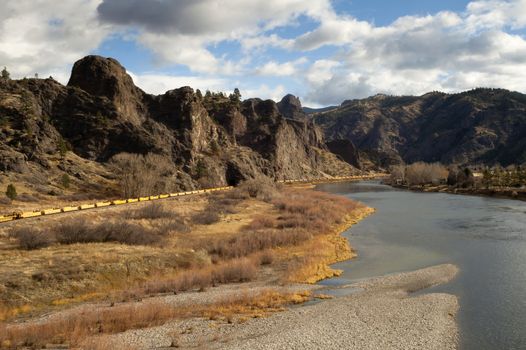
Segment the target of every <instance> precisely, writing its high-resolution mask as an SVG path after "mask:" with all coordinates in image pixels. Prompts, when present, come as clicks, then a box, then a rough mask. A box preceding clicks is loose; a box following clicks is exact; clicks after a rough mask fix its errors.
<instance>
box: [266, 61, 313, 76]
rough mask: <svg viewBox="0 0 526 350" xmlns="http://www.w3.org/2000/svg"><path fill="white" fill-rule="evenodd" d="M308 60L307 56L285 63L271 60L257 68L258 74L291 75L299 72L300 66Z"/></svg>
mask: <svg viewBox="0 0 526 350" xmlns="http://www.w3.org/2000/svg"><path fill="white" fill-rule="evenodd" d="M307 62H308V60H307V58H305V57H301V58H299V59H297V60H295V61H290V62H285V63H278V62H275V61H270V62H267V63H265V64H264V65H263V66H261V67H259V68H257V69H256V74H257V75H266V76H291V75H295V74H297V73H298V70H299V66H302V65H304V64H305V63H307Z"/></svg>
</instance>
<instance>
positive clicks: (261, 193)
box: [236, 176, 281, 202]
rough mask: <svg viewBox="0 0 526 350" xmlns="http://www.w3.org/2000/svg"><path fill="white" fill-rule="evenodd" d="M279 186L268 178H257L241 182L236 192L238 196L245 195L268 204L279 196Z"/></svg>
mask: <svg viewBox="0 0 526 350" xmlns="http://www.w3.org/2000/svg"><path fill="white" fill-rule="evenodd" d="M280 189H281V187H280V185H279V184H277V183H276V182H274V181H273V180H272V179H270V178H268V177H263V176H262V177H258V178H257V179H250V180H246V181H243V182H241V183H240V184H239V185H238V186H237V188H236V190H237V192H238V195H239V196H242V194H243V193H244V194H246V196H248V197H252V198H257V199H259V200H262V201H265V202H270V201H271V200H273V199H275V198H277V197H278V196H279V190H280Z"/></svg>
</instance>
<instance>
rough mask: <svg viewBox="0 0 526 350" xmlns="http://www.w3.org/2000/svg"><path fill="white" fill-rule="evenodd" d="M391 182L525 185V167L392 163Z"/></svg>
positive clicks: (485, 185) (459, 185) (501, 185)
mask: <svg viewBox="0 0 526 350" xmlns="http://www.w3.org/2000/svg"><path fill="white" fill-rule="evenodd" d="M390 174H391V176H390V181H391V183H393V184H398V185H407V186H421V185H429V184H433V185H449V186H453V187H462V188H470V187H478V188H480V187H484V188H490V187H517V188H518V187H522V186H526V166H524V165H511V166H508V167H506V168H503V167H501V166H493V167H460V166H458V165H449V166H445V165H443V164H440V163H425V162H416V163H413V164H408V165H395V166H392V167H391V169H390Z"/></svg>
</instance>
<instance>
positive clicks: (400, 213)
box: [318, 182, 526, 349]
mask: <svg viewBox="0 0 526 350" xmlns="http://www.w3.org/2000/svg"><path fill="white" fill-rule="evenodd" d="M318 189H320V190H324V191H328V192H332V193H339V194H344V195H347V196H349V197H351V198H353V199H356V200H359V201H361V202H363V203H366V204H367V205H370V206H373V207H375V208H376V209H377V212H376V213H375V215H373V216H371V217H370V218H368V219H366V220H364V221H362V222H361V223H360V224H358V225H356V226H355V227H353V228H352V230H351V232H347V233H346V234H345V235H346V236H347V237H348V238H349V239H350V241H351V244H352V245H353V247H354V248H355V249H357V250H358V254H359V256H358V258H357V259H354V260H352V261H350V262H344V263H341V264H337V265H336V266H335V267H336V268H340V269H343V270H344V271H345V272H344V273H343V275H342V276H341V277H340V278H336V279H331V280H328V281H324V282H323V284H326V285H343V284H348V283H349V282H352V281H355V280H356V279H361V278H365V277H370V276H377V275H383V274H387V273H394V272H401V271H410V270H415V269H418V268H422V267H427V266H431V265H435V264H439V263H446V262H451V263H454V264H456V265H458V266H459V267H460V269H461V272H460V275H459V277H458V278H457V279H455V280H454V281H453V282H452V283H449V284H447V285H444V286H439V287H437V288H435V290H437V291H445V292H449V293H454V294H456V295H457V296H459V298H460V304H461V308H460V311H459V316H458V317H459V324H460V326H461V332H462V348H463V349H524V348H526V326H524V324H526V298H524V296H525V293H526V215H524V214H525V213H526V203H524V202H519V201H513V200H506V199H497V198H487V197H475V196H460V195H450V194H445V193H417V192H409V191H402V190H397V189H393V188H390V187H388V186H384V185H381V184H379V183H374V182H362V183H346V184H324V185H320V186H319V187H318Z"/></svg>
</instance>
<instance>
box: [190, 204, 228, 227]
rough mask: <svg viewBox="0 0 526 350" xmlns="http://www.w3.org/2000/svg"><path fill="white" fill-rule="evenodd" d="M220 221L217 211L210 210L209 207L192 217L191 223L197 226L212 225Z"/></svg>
mask: <svg viewBox="0 0 526 350" xmlns="http://www.w3.org/2000/svg"><path fill="white" fill-rule="evenodd" d="M220 220H221V216H219V213H218V212H217V211H213V210H211V208H210V207H207V208H205V209H204V210H203V211H201V212H200V213H197V214H195V215H194V216H192V222H193V223H194V224H199V225H212V224H215V223H216V222H219V221H220Z"/></svg>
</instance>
